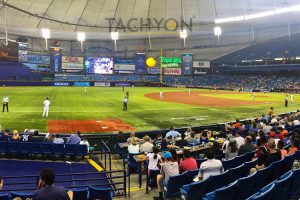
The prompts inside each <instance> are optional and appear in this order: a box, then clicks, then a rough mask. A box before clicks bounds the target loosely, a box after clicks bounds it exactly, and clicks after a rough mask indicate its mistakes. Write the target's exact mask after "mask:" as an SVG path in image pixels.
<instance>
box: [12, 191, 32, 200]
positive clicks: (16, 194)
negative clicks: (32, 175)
mask: <svg viewBox="0 0 300 200" xmlns="http://www.w3.org/2000/svg"><path fill="white" fill-rule="evenodd" d="M10 195H11V199H14V198H16V197H20V198H21V199H22V200H25V199H26V198H29V199H31V198H32V195H33V193H32V192H11V193H10Z"/></svg>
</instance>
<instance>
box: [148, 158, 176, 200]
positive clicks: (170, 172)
mask: <svg viewBox="0 0 300 200" xmlns="http://www.w3.org/2000/svg"><path fill="white" fill-rule="evenodd" d="M163 157H164V159H165V161H164V163H162V165H161V174H159V175H157V185H158V191H159V196H158V197H153V199H154V200H163V194H162V191H163V188H164V186H165V185H166V184H167V183H168V180H169V177H170V176H175V175H178V174H179V168H178V163H177V162H174V161H172V154H171V153H170V152H164V154H163Z"/></svg>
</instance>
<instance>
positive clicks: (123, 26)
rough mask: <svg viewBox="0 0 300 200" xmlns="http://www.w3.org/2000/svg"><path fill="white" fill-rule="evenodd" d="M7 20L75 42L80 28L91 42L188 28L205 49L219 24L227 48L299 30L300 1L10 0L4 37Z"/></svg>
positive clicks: (21, 30)
mask: <svg viewBox="0 0 300 200" xmlns="http://www.w3.org/2000/svg"><path fill="white" fill-rule="evenodd" d="M5 13H6V18H5ZM5 19H6V22H7V31H8V34H9V35H11V36H25V37H33V38H41V37H42V36H41V29H42V28H47V29H50V30H51V39H58V40H74V41H77V35H76V32H85V33H86V40H87V41H88V40H90V41H93V40H99V41H111V34H110V32H119V40H131V41H133V40H137V39H140V40H141V39H143V40H145V41H146V40H147V39H149V38H151V39H154V40H155V39H156V40H160V39H162V38H165V39H164V40H166V41H167V39H166V38H169V39H168V40H170V38H171V39H172V38H176V39H177V38H179V39H178V41H180V37H179V31H180V29H181V27H183V28H184V29H186V30H187V43H188V46H192V45H194V46H195V45H198V46H199V45H203V48H206V46H205V45H207V44H211V42H207V41H212V40H213V41H214V44H218V42H215V41H217V39H216V36H214V27H215V26H220V27H221V29H222V35H221V37H220V39H221V41H222V42H221V44H222V45H223V46H224V45H229V46H230V45H231V46H232V45H234V44H238V45H237V46H241V45H247V44H250V43H251V42H254V41H263V40H267V39H271V38H276V37H282V36H291V35H293V34H296V33H299V32H300V27H299V26H300V1H296V0H6V1H0V36H4V33H5ZM220 20H221V21H220ZM222 20H223V21H222ZM216 22H217V23H216ZM176 41H177V40H176ZM166 43H167V42H166ZM169 43H172V42H171V41H170V42H169ZM173 43H174V42H173ZM160 45H161V43H160ZM201 48H202V47H201Z"/></svg>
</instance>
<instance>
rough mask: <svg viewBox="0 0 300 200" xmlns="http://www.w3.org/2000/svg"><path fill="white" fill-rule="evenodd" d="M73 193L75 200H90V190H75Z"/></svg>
mask: <svg viewBox="0 0 300 200" xmlns="http://www.w3.org/2000/svg"><path fill="white" fill-rule="evenodd" d="M72 192H73V200H87V199H88V192H89V189H88V188H74V189H72Z"/></svg>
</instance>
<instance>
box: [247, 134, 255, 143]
mask: <svg viewBox="0 0 300 200" xmlns="http://www.w3.org/2000/svg"><path fill="white" fill-rule="evenodd" d="M249 136H250V137H251V140H252V142H251V144H253V145H256V135H255V133H249ZM245 142H246V141H245Z"/></svg>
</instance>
